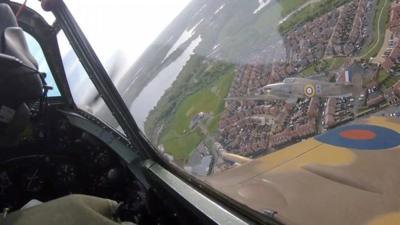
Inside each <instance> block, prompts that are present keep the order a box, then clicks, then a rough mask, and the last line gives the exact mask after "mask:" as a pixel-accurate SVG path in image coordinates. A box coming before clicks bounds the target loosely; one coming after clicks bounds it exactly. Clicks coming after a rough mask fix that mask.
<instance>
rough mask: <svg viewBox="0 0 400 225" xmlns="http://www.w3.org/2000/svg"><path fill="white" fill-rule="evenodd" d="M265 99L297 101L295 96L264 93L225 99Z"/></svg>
mask: <svg viewBox="0 0 400 225" xmlns="http://www.w3.org/2000/svg"><path fill="white" fill-rule="evenodd" d="M257 100H259V101H267V100H285V101H289V102H293V101H297V98H292V97H289V96H277V95H272V94H264V95H250V96H241V97H227V98H225V101H257Z"/></svg>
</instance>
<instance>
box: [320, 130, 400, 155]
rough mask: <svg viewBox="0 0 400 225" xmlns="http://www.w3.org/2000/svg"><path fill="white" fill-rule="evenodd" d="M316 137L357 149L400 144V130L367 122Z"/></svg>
mask: <svg viewBox="0 0 400 225" xmlns="http://www.w3.org/2000/svg"><path fill="white" fill-rule="evenodd" d="M315 139H317V140H318V141H320V142H323V143H325V144H330V145H334V146H338V147H343V148H351V149H357V150H383V149H388V148H394V147H397V146H399V145H400V134H399V133H398V132H396V131H394V130H391V129H388V128H384V127H379V126H373V125H366V124H359V125H349V126H344V127H339V128H336V129H333V130H331V131H329V132H327V133H325V134H322V135H319V136H317V137H315Z"/></svg>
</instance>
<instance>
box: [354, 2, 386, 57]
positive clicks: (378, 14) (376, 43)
mask: <svg viewBox="0 0 400 225" xmlns="http://www.w3.org/2000/svg"><path fill="white" fill-rule="evenodd" d="M391 3H392V1H391V0H379V2H378V6H377V7H376V11H375V16H374V21H373V32H372V35H373V38H372V40H373V41H371V42H370V43H369V44H368V45H366V46H364V47H363V49H361V51H360V58H366V59H369V58H371V57H375V56H376V55H377V54H378V53H379V50H380V49H381V48H382V45H383V41H384V39H385V30H386V28H387V24H388V21H389V14H390V12H389V7H390V4H391Z"/></svg>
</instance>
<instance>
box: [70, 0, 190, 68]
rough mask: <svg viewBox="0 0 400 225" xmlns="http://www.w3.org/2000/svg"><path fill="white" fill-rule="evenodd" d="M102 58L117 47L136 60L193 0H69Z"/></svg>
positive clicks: (76, 16) (109, 54) (108, 55)
mask: <svg viewBox="0 0 400 225" xmlns="http://www.w3.org/2000/svg"><path fill="white" fill-rule="evenodd" d="M65 2H67V5H68V6H69V7H70V10H71V11H72V13H73V14H74V16H75V18H76V19H77V21H78V22H79V24H80V26H81V28H82V29H83V31H84V32H85V34H86V35H87V37H88V39H89V41H90V42H91V44H92V45H93V47H94V48H95V50H96V52H97V54H98V55H99V56H100V58H101V59H103V60H107V57H110V56H112V54H113V53H115V51H116V50H120V51H122V53H124V54H125V56H126V59H128V60H129V61H130V62H134V61H136V60H137V59H138V57H139V56H140V55H141V54H142V53H143V52H144V50H145V49H146V48H147V47H148V46H149V45H150V44H151V43H152V42H153V41H154V40H155V38H156V37H157V36H158V34H160V32H161V31H162V30H163V29H164V28H165V27H166V26H167V25H168V24H169V23H170V22H172V20H173V19H174V18H175V17H176V16H177V15H178V14H179V13H180V12H181V11H182V10H183V9H184V7H185V6H186V5H187V4H188V3H189V2H190V0H168V1H166V0H113V1H106V0H85V1H77V0H69V1H68V0H67V1H65Z"/></svg>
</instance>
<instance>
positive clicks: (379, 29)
mask: <svg viewBox="0 0 400 225" xmlns="http://www.w3.org/2000/svg"><path fill="white" fill-rule="evenodd" d="M387 1H388V0H385V3H384V4H383V6H382V9H381V12H380V14H379V18H378V38H377V40H376V42H375V44H374V46H373V47H371V48H370V49H369V51H368V52H367V53H365V54H364V55H362V56H360V58H365V57H367V56H368V55H369V54H370V53H371V52H372V51H373V50H374V49H375V48H376V47H377V46H378V45H379V42H380V41H381V38H382V30H381V29H382V26H381V22H382V15H383V12H384V10H385V6H386V4H387V3H388V2H387Z"/></svg>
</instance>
